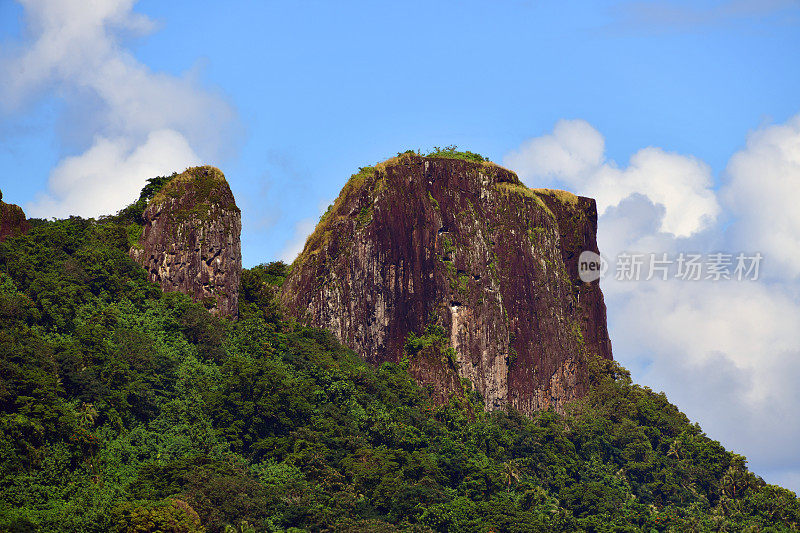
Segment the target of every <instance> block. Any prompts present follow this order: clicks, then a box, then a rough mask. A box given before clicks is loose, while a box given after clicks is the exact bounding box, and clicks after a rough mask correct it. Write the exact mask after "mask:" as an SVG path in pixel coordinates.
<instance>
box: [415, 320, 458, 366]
mask: <svg viewBox="0 0 800 533" xmlns="http://www.w3.org/2000/svg"><path fill="white" fill-rule="evenodd" d="M430 347H433V348H434V349H435V352H438V354H439V355H440V356H441V358H442V361H443V362H445V363H448V364H449V365H450V366H451V367H452V368H456V367H457V363H456V352H455V350H453V347H452V346H450V339H448V338H447V334H446V332H445V330H444V328H443V327H442V326H440V325H438V324H436V323H433V322H432V323H430V324H428V326H427V327H426V328H425V333H423V334H422V335H421V336H419V337H418V336H417V335H415V334H414V333H413V332H412V333H409V334H408V337H407V338H406V344H405V350H406V354H408V356H409V358H413V357H415V356H417V355H418V354H419V353H420V352H422V351H423V350H426V349H428V348H430Z"/></svg>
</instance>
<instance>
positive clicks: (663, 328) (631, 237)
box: [505, 115, 800, 490]
mask: <svg viewBox="0 0 800 533" xmlns="http://www.w3.org/2000/svg"><path fill="white" fill-rule="evenodd" d="M604 144H605V143H604V139H603V138H602V136H601V135H600V134H599V133H598V132H596V130H594V128H591V126H589V125H588V124H587V123H585V122H583V121H561V122H559V124H557V125H556V127H555V128H554V131H553V133H552V134H549V135H545V136H543V137H539V138H535V139H531V140H529V141H526V142H525V143H524V144H523V145H522V146H521V147H520V149H519V150H517V151H516V152H513V153H511V154H509V156H508V157H507V158H506V159H505V162H506V164H508V165H510V166H511V167H512V168H515V169H516V170H518V171H519V173H520V175H521V177H522V178H523V179H525V180H526V181H527V182H528V184H529V185H532V186H542V185H548V186H559V187H563V188H566V189H570V190H572V191H573V192H576V193H578V194H583V195H586V196H592V197H596V198H597V199H598V210H599V211H600V213H601V217H600V220H599V222H598V243H599V246H600V250H601V251H602V252H603V253H604V255H606V256H607V257H609V258H610V259H611V262H612V270H610V274H609V275H608V276H607V277H606V278H605V279H603V281H602V288H603V292H604V294H605V296H606V304H607V306H608V316H609V329H610V334H611V339H612V343H613V346H614V357H615V358H616V359H617V360H619V361H620V362H622V364H623V365H625V366H627V367H629V368H630V369H631V370H632V372H633V374H634V377H635V379H637V381H639V382H640V383H642V384H644V385H649V386H651V387H653V388H654V389H656V390H664V391H665V392H666V393H667V395H668V396H669V398H670V400H671V401H673V402H674V403H675V404H677V405H678V406H679V407H680V408H681V409H682V410H683V411H684V412H686V413H687V414H688V415H689V416H690V417H691V418H692V419H693V420H698V421H699V422H700V423H701V425H702V426H703V428H704V429H705V430H706V431H707V432H708V433H709V435H710V436H711V437H712V438H715V439H719V440H720V441H722V443H723V444H724V445H725V446H726V447H728V448H729V449H733V450H735V451H737V452H740V453H744V454H745V455H746V456H747V457H748V458H749V459H750V462H751V466H752V468H753V469H754V471H755V472H756V473H758V474H760V475H764V476H765V477H766V478H767V480H768V481H772V482H782V483H785V484H786V486H788V487H790V488H792V489H794V490H800V485H798V484H797V479H798V478H797V472H798V471H800V467H799V466H798V465H800V456H798V452H797V446H796V443H797V442H798V440H800V419H798V418H797V416H796V414H795V413H796V411H797V409H798V408H800V390H798V388H797V386H796V384H797V383H798V382H800V330H798V328H797V324H798V323H800V282H798V279H797V275H798V274H800V244H798V243H800V241H799V240H798V239H797V235H800V215H798V214H797V212H796V210H795V209H793V198H794V196H795V195H796V192H797V191H798V190H800V115H799V116H797V117H794V118H792V119H791V120H789V121H788V122H787V123H786V124H781V125H774V126H769V127H765V128H762V129H760V130H758V131H756V132H754V133H752V134H751V135H750V136H749V137H748V140H747V144H746V146H745V148H744V149H742V150H741V151H740V152H738V153H736V154H735V155H734V156H733V157H732V158H731V160H730V161H729V163H728V166H727V169H726V171H725V172H724V173H723V174H722V175H721V179H722V181H723V183H722V187H721V190H722V192H721V193H719V194H718V192H717V191H715V190H714V189H713V188H712V180H711V171H710V169H709V167H708V165H706V164H705V163H703V162H702V161H699V160H697V159H695V158H693V157H687V156H682V155H677V154H671V153H668V152H665V151H664V150H661V149H659V148H653V147H649V148H644V149H642V150H639V151H638V152H636V153H635V154H634V155H633V156H632V157H631V158H630V162H629V164H628V166H627V167H625V168H620V167H619V166H617V165H616V164H615V163H614V162H613V161H607V160H605V157H604V156H602V155H601V156H600V157H598V153H599V154H602V153H603V150H602V147H603V146H604ZM538 180H542V181H543V182H544V183H542V182H538ZM718 196H719V198H718ZM720 203H722V205H724V206H725V207H726V208H728V209H727V210H726V213H725V214H726V216H727V215H733V219H732V220H731V219H729V218H726V219H725V220H722V219H721V218H720V217H719V216H718V214H719V213H720V207H719V206H720ZM728 222H730V224H729V225H728V224H727V223H728ZM623 251H628V252H642V253H650V252H652V253H657V254H661V253H664V252H666V253H667V254H668V255H669V257H672V258H674V257H675V256H676V254H677V253H679V252H687V253H691V252H700V253H712V252H716V251H727V252H729V253H734V254H735V253H738V252H747V253H750V252H756V251H761V252H762V253H763V254H764V266H765V268H767V267H768V266H769V265H770V264H772V263H779V264H780V265H781V266H782V268H772V269H771V271H770V272H771V276H770V277H769V279H763V278H762V279H761V280H760V281H758V282H755V281H745V282H736V281H727V282H712V281H696V282H692V281H680V280H674V279H671V280H668V281H656V280H652V281H639V282H631V281H617V280H615V279H614V270H613V267H614V263H615V258H616V257H617V255H618V254H619V253H620V252H623Z"/></svg>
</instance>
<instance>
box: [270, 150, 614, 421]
mask: <svg viewBox="0 0 800 533" xmlns="http://www.w3.org/2000/svg"><path fill="white" fill-rule="evenodd" d="M596 229H597V211H596V207H595V202H594V200H592V199H589V198H582V197H577V196H574V195H572V194H570V193H566V192H563V191H553V190H544V189H538V190H537V189H529V188H528V187H526V186H524V185H523V184H522V183H521V182H520V181H519V179H518V178H517V176H516V175H515V174H514V173H513V172H511V171H508V170H506V169H504V168H501V167H499V166H497V165H494V164H492V163H488V162H473V161H465V160H458V159H446V158H434V157H420V156H417V155H413V154H404V155H402V156H399V157H397V158H394V159H391V160H389V161H386V162H384V163H381V164H379V165H377V166H375V167H368V168H364V169H361V171H360V172H359V173H358V174H355V175H354V176H353V177H352V178H351V179H350V180H349V181H348V182H347V184H346V185H345V187H344V189H343V190H342V192H341V194H340V195H339V197H338V199H337V200H336V202H335V203H334V204H333V206H332V207H331V208H330V209H329V211H328V213H326V215H324V217H323V219H322V220H321V221H320V224H319V225H318V226H317V228H316V230H315V232H314V233H313V234H312V235H311V236H310V237H309V239H308V241H307V242H306V245H305V248H304V250H303V251H302V253H301V254H300V255H299V256H298V258H297V259H296V261H295V262H294V264H293V265H292V270H291V273H290V275H289V277H288V278H287V280H286V282H285V284H284V286H283V292H282V301H283V303H284V305H285V306H286V308H287V309H288V310H289V311H290V312H291V313H292V314H294V315H295V316H296V317H297V318H298V319H300V320H302V321H304V322H306V323H308V324H311V325H314V326H317V327H322V328H327V329H329V330H331V331H332V332H333V333H334V334H335V335H336V336H337V337H338V338H339V339H340V340H341V341H342V342H343V343H345V344H347V345H349V346H351V347H352V348H354V349H355V350H356V351H357V352H359V353H360V354H362V355H363V356H364V357H365V358H366V359H367V360H368V361H369V362H371V363H372V364H380V363H381V362H384V361H392V362H406V363H407V364H408V365H409V369H410V371H411V373H412V375H414V376H415V378H416V379H417V380H418V381H420V382H421V383H422V384H423V385H425V386H426V388H428V390H429V391H430V392H431V394H432V395H433V396H434V397H435V398H437V399H438V400H440V401H446V400H447V398H448V397H450V396H451V395H463V394H465V392H466V388H467V387H468V385H467V382H466V381H465V379H464V378H466V380H469V382H471V384H472V386H474V387H475V389H476V390H477V391H478V392H479V393H480V394H481V396H482V397H483V399H484V401H485V403H486V406H487V407H488V408H489V409H498V408H504V407H506V406H512V407H514V408H516V409H518V410H520V411H522V412H527V413H530V412H532V411H535V410H539V409H543V408H547V407H548V406H553V407H555V408H556V409H561V408H562V407H563V405H564V404H565V402H568V401H570V400H572V399H575V398H578V397H581V396H582V395H583V394H584V393H585V391H586V388H587V386H588V376H587V358H588V356H589V355H590V354H595V355H597V356H600V357H604V358H611V344H610V341H609V339H608V332H607V329H606V320H605V318H606V317H605V304H604V302H603V295H602V293H601V291H600V287H599V285H598V282H596V281H595V282H592V283H583V282H581V281H580V279H579V277H578V268H577V261H578V255H579V254H580V252H581V251H583V250H592V251H595V252H597V243H596V240H595V234H596Z"/></svg>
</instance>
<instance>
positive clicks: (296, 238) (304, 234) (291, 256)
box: [278, 218, 317, 263]
mask: <svg viewBox="0 0 800 533" xmlns="http://www.w3.org/2000/svg"><path fill="white" fill-rule="evenodd" d="M316 227H317V220H316V219H314V218H304V219H302V220H300V221H299V222H298V223H297V224H295V226H294V234H293V235H292V238H291V239H290V240H289V241H288V242H287V243H286V245H285V246H284V247H283V249H282V250H281V252H280V253H279V254H278V257H279V258H280V260H281V261H283V262H284V263H291V262H292V261H294V260H295V259H296V258H297V256H298V255H300V252H302V251H303V247H304V246H305V245H306V240H307V239H308V236H309V235H311V233H312V232H313V231H314V228H316Z"/></svg>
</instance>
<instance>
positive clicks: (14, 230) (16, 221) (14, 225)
mask: <svg viewBox="0 0 800 533" xmlns="http://www.w3.org/2000/svg"><path fill="white" fill-rule="evenodd" d="M27 231H28V219H27V217H26V216H25V212H24V211H23V210H22V208H21V207H20V206H18V205H14V204H7V203H5V202H3V193H2V192H0V242H3V241H4V240H6V239H7V238H9V237H15V236H17V235H22V234H23V233H26V232H27Z"/></svg>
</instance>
